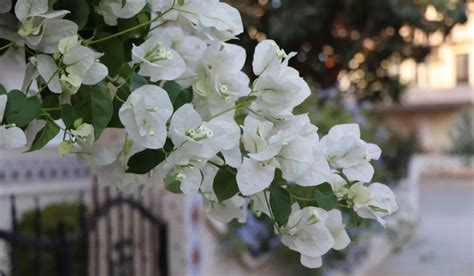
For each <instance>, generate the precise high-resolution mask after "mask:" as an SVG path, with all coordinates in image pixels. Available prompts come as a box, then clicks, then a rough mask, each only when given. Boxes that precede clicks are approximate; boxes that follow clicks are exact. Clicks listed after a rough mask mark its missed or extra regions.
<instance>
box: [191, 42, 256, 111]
mask: <svg viewBox="0 0 474 276" xmlns="http://www.w3.org/2000/svg"><path fill="white" fill-rule="evenodd" d="M245 57H246V54H245V50H244V49H243V48H242V47H240V46H236V45H232V44H226V43H221V42H218V43H214V44H212V45H211V46H210V47H209V48H207V50H206V51H205V52H204V54H203V57H202V58H201V59H200V60H199V61H198V63H197V66H196V74H197V76H196V81H195V83H194V85H193V91H194V105H195V106H196V109H197V110H198V111H199V112H200V113H201V114H202V115H203V116H204V117H210V116H214V115H216V114H219V113H220V112H222V111H225V110H228V109H229V108H232V107H233V106H234V105H235V101H237V99H239V98H240V97H243V96H247V95H248V94H249V93H250V88H249V87H248V85H249V78H248V77H247V76H246V75H245V74H244V73H243V72H242V71H241V70H242V67H243V66H244V62H245ZM233 114H234V112H227V113H226V114H224V116H229V117H233Z"/></svg>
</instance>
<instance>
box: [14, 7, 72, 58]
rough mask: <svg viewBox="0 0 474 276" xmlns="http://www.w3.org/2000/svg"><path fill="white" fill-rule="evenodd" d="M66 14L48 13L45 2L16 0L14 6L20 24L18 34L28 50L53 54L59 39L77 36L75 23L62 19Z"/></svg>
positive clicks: (63, 12) (66, 12) (62, 11)
mask: <svg viewBox="0 0 474 276" xmlns="http://www.w3.org/2000/svg"><path fill="white" fill-rule="evenodd" d="M68 13H69V11H66V10H61V11H49V6H48V1H47V0H38V1H36V0H18V1H17V3H16V5H15V15H16V17H17V18H18V20H20V22H21V25H20V29H19V31H18V34H19V35H20V36H21V37H23V38H24V39H25V40H26V44H27V45H28V46H29V47H30V48H32V49H34V50H38V51H41V52H43V53H47V54H51V53H54V52H56V51H57V49H58V43H59V41H60V40H61V39H63V38H65V37H69V36H72V35H75V34H77V30H78V26H77V25H76V23H74V22H72V21H69V20H65V19H62V18H63V17H64V16H65V15H66V14H68Z"/></svg>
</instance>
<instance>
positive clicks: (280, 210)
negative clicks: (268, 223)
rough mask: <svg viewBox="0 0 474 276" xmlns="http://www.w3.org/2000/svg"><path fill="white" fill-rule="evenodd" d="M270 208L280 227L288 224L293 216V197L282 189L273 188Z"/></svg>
mask: <svg viewBox="0 0 474 276" xmlns="http://www.w3.org/2000/svg"><path fill="white" fill-rule="evenodd" d="M270 207H271V208H272V213H273V216H274V218H275V221H276V223H277V224H278V225H279V226H283V225H285V224H286V223H287V222H288V218H289V217H290V214H291V197H290V194H289V193H288V191H287V190H286V189H284V188H282V187H272V189H271V190H270Z"/></svg>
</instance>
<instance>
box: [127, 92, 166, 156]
mask: <svg viewBox="0 0 474 276" xmlns="http://www.w3.org/2000/svg"><path fill="white" fill-rule="evenodd" d="M172 113H173V105H172V104H171V101H170V99H169V97H168V94H167V93H166V91H165V90H163V89H162V88H161V87H158V86H154V85H144V86H142V87H140V88H138V89H136V90H134V91H133V92H132V93H131V95H130V96H129V97H128V99H127V101H126V102H125V103H124V104H123V105H122V107H121V108H120V110H119V118H120V121H121V122H122V124H123V125H124V126H125V129H126V130H127V133H128V135H129V137H130V139H132V140H133V141H134V142H135V143H137V145H140V146H142V147H146V148H150V149H158V148H161V147H163V145H164V143H165V140H166V122H167V121H168V119H169V118H170V117H171V114H172Z"/></svg>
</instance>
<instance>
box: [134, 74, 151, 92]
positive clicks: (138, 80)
mask: <svg viewBox="0 0 474 276" xmlns="http://www.w3.org/2000/svg"><path fill="white" fill-rule="evenodd" d="M145 84H148V81H147V80H146V79H145V78H144V77H142V76H140V75H138V74H133V76H132V78H131V79H130V90H131V91H133V90H135V89H137V88H140V87H142V86H144V85H145Z"/></svg>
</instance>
